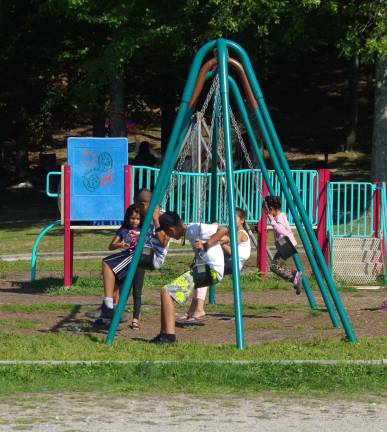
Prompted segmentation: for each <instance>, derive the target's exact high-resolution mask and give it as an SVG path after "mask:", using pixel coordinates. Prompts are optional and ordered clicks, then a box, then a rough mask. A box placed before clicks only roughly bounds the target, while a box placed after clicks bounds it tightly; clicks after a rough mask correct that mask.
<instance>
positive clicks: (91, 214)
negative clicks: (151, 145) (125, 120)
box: [67, 138, 128, 221]
mask: <svg viewBox="0 0 387 432" xmlns="http://www.w3.org/2000/svg"><path fill="white" fill-rule="evenodd" d="M67 160H68V164H69V165H70V166H71V184H70V187H71V192H70V219H71V221H96V220H98V221H112V220H115V221H122V220H123V218H124V166H125V165H126V164H127V163H128V140H127V138H68V140H67Z"/></svg>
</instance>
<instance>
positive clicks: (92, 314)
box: [85, 306, 129, 323]
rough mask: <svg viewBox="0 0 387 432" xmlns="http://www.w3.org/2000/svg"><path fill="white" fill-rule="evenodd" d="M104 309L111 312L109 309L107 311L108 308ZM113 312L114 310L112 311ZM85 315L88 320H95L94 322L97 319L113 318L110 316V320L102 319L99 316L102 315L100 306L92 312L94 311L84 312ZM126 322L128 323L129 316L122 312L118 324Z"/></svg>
mask: <svg viewBox="0 0 387 432" xmlns="http://www.w3.org/2000/svg"><path fill="white" fill-rule="evenodd" d="M106 309H108V310H109V311H110V310H111V309H109V308H106ZM113 310H114V309H113ZM109 313H110V312H109ZM85 315H86V316H87V317H88V318H92V319H95V320H97V319H99V318H102V319H112V318H113V316H112V318H107V317H103V316H101V315H102V306H100V307H99V308H98V309H96V310H94V311H90V312H86V313H85ZM127 321H129V315H128V314H127V313H125V312H124V313H123V314H122V315H121V318H120V323H123V322H127Z"/></svg>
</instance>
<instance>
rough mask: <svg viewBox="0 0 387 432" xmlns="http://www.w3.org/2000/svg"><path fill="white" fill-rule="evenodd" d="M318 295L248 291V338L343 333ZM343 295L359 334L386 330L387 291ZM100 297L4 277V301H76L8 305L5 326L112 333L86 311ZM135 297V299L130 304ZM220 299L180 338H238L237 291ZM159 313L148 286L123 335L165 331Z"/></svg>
mask: <svg viewBox="0 0 387 432" xmlns="http://www.w3.org/2000/svg"><path fill="white" fill-rule="evenodd" d="M41 276H42V277H47V276H48V275H43V274H42V275H41ZM13 280H15V278H13ZM242 288H243V287H242ZM314 295H315V298H316V301H317V304H318V305H319V306H320V309H319V310H318V311H312V310H311V309H310V307H309V304H308V301H307V298H306V296H305V294H302V295H300V296H296V295H295V294H294V291H293V290H292V289H290V290H289V291H287V290H270V291H264V292H259V293H256V292H246V293H244V294H243V303H244V308H243V314H244V327H245V340H246V342H247V343H259V342H261V341H270V340H280V339H288V338H296V339H304V340H305V339H310V338H313V337H321V336H322V337H328V338H332V339H339V338H341V337H342V336H343V329H334V328H333V327H332V325H331V321H330V318H329V315H328V313H327V312H326V310H325V307H323V305H324V303H323V300H322V298H321V296H320V294H319V293H318V292H314ZM340 296H341V299H342V301H343V304H344V307H345V309H346V311H347V314H348V317H349V320H350V322H351V324H352V326H353V329H354V331H355V333H356V334H357V336H359V337H362V336H382V335H383V336H385V335H386V333H387V327H386V325H387V324H386V323H387V310H386V309H379V305H380V304H381V303H382V301H383V300H385V299H386V297H387V293H386V290H378V291H356V292H344V293H341V294H340ZM100 302H101V297H96V296H93V297H88V296H74V297H71V296H63V297H60V296H49V295H47V294H42V293H33V292H32V291H31V289H28V283H27V284H26V279H24V281H21V280H20V281H16V282H15V281H14V282H10V281H5V280H2V281H0V303H2V304H37V303H58V304H73V305H74V307H69V308H63V306H62V307H60V306H58V310H55V309H54V310H51V311H44V313H42V312H41V311H36V312H32V313H25V312H21V311H17V312H12V311H5V310H2V311H1V313H0V316H1V320H0V330H1V329H3V330H5V329H6V328H8V329H9V328H10V327H13V329H14V330H17V331H18V332H21V333H23V334H41V333H42V332H47V331H48V332H50V331H54V332H69V331H75V332H85V333H100V334H106V332H107V329H104V328H102V329H101V328H96V327H95V326H94V323H93V320H91V319H89V318H87V317H85V312H86V311H88V310H91V309H94V308H96V307H97V306H99V304H100ZM131 302H132V299H131V298H130V300H129V308H130V307H131ZM216 303H217V304H216V306H211V305H209V306H207V316H206V317H205V319H204V321H203V323H204V325H202V326H194V327H188V328H177V337H178V339H179V340H180V341H184V342H185V341H186V342H188V341H203V342H209V343H234V341H235V320H234V316H233V308H232V304H233V295H232V293H231V292H227V293H218V294H217V296H216ZM180 313H181V312H180ZM159 317H160V307H159V290H158V288H155V289H146V290H144V293H143V307H142V319H141V329H140V330H139V331H133V330H131V329H130V328H129V326H128V323H124V324H121V325H120V327H119V331H118V332H117V338H124V339H150V338H151V337H153V336H154V335H155V334H157V333H158V331H159V322H160V321H159V320H160V318H159Z"/></svg>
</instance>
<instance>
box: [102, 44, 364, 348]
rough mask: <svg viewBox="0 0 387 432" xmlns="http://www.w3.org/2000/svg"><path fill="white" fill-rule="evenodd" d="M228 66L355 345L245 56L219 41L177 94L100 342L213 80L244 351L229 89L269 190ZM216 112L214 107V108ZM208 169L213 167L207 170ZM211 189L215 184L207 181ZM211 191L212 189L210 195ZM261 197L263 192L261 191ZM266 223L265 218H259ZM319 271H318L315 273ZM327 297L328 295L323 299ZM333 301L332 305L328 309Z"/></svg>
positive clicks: (203, 52) (207, 48)
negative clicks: (132, 250)
mask: <svg viewBox="0 0 387 432" xmlns="http://www.w3.org/2000/svg"><path fill="white" fill-rule="evenodd" d="M214 49H216V52H215V57H214V58H212V59H210V60H208V61H207V62H206V63H205V64H204V65H203V66H202V63H203V60H204V58H205V57H206V56H207V55H208V54H210V53H211V52H212V51H213V50H214ZM229 50H230V52H232V53H233V54H234V55H236V56H237V57H238V58H239V60H240V62H241V63H239V62H238V61H237V60H235V59H233V58H231V57H230V56H229ZM229 65H230V66H231V67H232V68H234V69H235V70H236V71H237V74H238V75H239V78H240V82H241V83H242V85H243V88H244V91H245V94H246V96H247V100H248V102H249V105H250V110H251V112H252V113H253V114H254V116H255V119H256V121H257V124H258V127H259V131H260V134H261V136H262V138H263V143H264V145H265V146H266V149H267V150H268V152H269V156H270V159H271V161H272V163H273V165H274V169H275V172H276V174H277V177H278V180H279V182H280V185H281V189H282V191H283V193H284V195H285V198H286V200H287V203H288V205H289V210H290V212H291V214H292V216H293V218H294V222H295V224H296V227H297V230H298V233H299V235H300V237H301V241H302V243H303V245H304V248H305V252H306V254H307V258H308V260H309V262H310V265H311V267H312V270H313V273H314V275H315V278H316V280H317V283H318V286H319V289H320V292H321V294H322V296H323V299H324V302H325V304H326V307H327V309H328V312H329V314H330V316H331V319H332V322H333V324H334V326H335V327H338V326H339V322H338V319H337V316H336V313H335V310H334V309H333V305H334V307H335V308H336V311H337V313H338V315H339V317H340V320H341V322H342V324H343V327H344V329H345V332H346V335H347V337H348V339H349V340H350V341H352V342H355V341H356V336H355V334H354V332H353V330H352V327H351V324H350V322H349V320H348V317H347V314H346V312H345V310H344V307H343V305H342V302H341V299H340V297H339V295H338V293H337V290H336V287H335V283H334V281H333V278H332V275H331V273H330V271H329V269H328V266H327V264H326V262H325V259H324V255H323V253H322V251H321V249H320V247H319V244H318V241H317V238H316V236H315V234H314V231H313V227H312V224H311V223H310V221H309V218H308V215H307V213H306V211H305V208H304V206H303V203H302V200H301V198H300V196H299V193H298V190H297V187H296V184H295V182H294V180H293V177H292V175H291V172H290V169H289V166H288V163H287V161H286V158H285V155H284V152H283V150H282V147H281V144H280V142H279V139H278V137H277V134H276V132H275V129H274V126H273V124H272V122H271V119H270V115H269V113H268V110H267V108H266V105H265V101H264V99H263V94H262V92H261V89H260V87H259V84H258V82H257V79H256V77H255V74H254V71H253V68H252V66H251V63H250V60H249V58H248V56H247V54H246V52H245V51H244V50H243V49H242V48H241V47H240V46H239V45H238V44H236V43H234V42H232V41H228V40H225V39H218V40H216V41H211V42H208V43H207V44H206V45H204V46H203V47H202V48H201V49H200V50H199V51H198V53H197V54H196V56H195V59H194V61H193V64H192V67H191V70H190V73H189V76H188V80H187V83H186V86H185V89H184V92H183V96H182V103H181V105H180V108H179V111H178V114H177V117H176V121H175V124H174V127H173V130H172V133H171V137H170V140H169V143H168V146H167V150H166V153H165V155H164V159H163V164H162V166H161V170H160V175H159V176H158V179H157V182H156V185H155V189H154V191H153V195H152V200H151V202H150V205H149V209H148V212H147V214H146V216H145V220H144V222H143V229H142V231H141V234H140V237H139V241H138V246H137V248H136V250H135V253H134V255H133V260H132V264H131V266H130V269H129V272H128V275H127V277H126V279H125V282H124V285H123V288H122V292H121V296H120V300H119V304H118V305H117V308H116V310H115V314H114V317H113V320H112V323H111V326H110V329H109V333H108V336H107V338H106V342H107V343H111V342H112V341H113V339H114V336H115V332H116V329H117V326H118V324H119V320H120V317H121V314H122V312H123V310H124V307H125V304H126V301H127V297H128V295H129V292H130V287H131V285H132V281H133V277H134V274H135V271H136V267H137V265H138V263H139V260H140V255H141V250H142V247H143V246H144V244H145V239H146V233H147V230H148V227H149V226H150V223H151V218H152V214H153V211H154V209H155V207H156V205H157V204H159V203H160V202H161V200H162V198H163V196H164V194H165V193H166V191H167V188H168V184H169V183H170V176H171V173H172V171H173V168H174V166H175V164H176V162H177V161H178V156H179V154H180V152H181V150H182V148H183V142H184V139H185V137H186V135H187V131H188V130H189V128H190V125H191V117H192V114H193V110H194V107H195V106H196V103H197V100H198V97H199V95H200V93H201V91H202V89H203V86H204V83H205V80H206V78H215V79H216V77H217V76H218V80H219V85H220V98H215V100H216V102H215V104H217V106H218V107H219V108H218V111H217V113H218V117H219V123H218V122H216V123H217V124H218V125H219V127H218V128H214V131H213V133H214V134H217V133H219V136H220V137H221V139H223V142H224V152H225V155H224V156H225V162H226V170H225V172H226V187H227V202H228V215H229V217H228V219H229V221H228V222H229V227H230V239H231V249H232V254H231V257H232V280H233V293H234V309H235V326H236V329H235V330H236V345H237V347H238V348H243V347H244V330H243V320H242V299H241V290H240V272H239V265H238V263H239V260H238V248H237V232H236V220H235V207H236V206H235V203H236V200H235V190H234V167H233V157H232V136H231V122H232V117H233V116H232V114H231V110H230V98H229V92H230V89H231V91H232V93H233V96H234V98H235V101H236V105H237V107H238V110H239V114H240V117H241V118H242V120H243V123H244V125H245V127H246V130H247V132H248V136H249V139H250V144H251V146H252V148H253V151H254V154H255V156H256V158H257V161H258V165H259V167H260V169H261V172H262V175H263V179H264V182H265V183H266V187H267V189H268V191H269V193H270V194H274V188H273V185H272V184H271V182H270V177H269V175H268V171H267V168H266V165H265V162H264V159H263V156H262V153H261V151H260V148H259V145H258V143H257V139H256V137H255V134H254V132H253V128H252V125H251V122H250V119H249V116H248V115H247V110H246V108H245V105H244V102H243V99H242V97H241V95H240V91H239V88H238V85H237V83H236V82H235V80H234V79H233V77H232V76H231V75H230V74H229ZM215 106H216V105H215ZM217 145H218V140H217V139H214V140H213V142H212V151H213V153H212V155H213V157H212V159H213V160H214V159H215V158H217V155H218V148H217ZM213 165H214V164H213ZM211 174H212V176H213V177H212V178H215V177H216V175H217V169H216V168H214V169H213V170H212V171H211ZM213 184H215V181H213ZM213 191H214V189H213ZM263 192H264V193H265V191H264V190H263ZM211 197H213V198H215V202H216V199H217V198H216V195H215V192H213V193H211ZM261 220H264V223H266V217H262V218H261ZM320 269H321V271H320ZM328 292H329V293H328ZM332 300H333V304H332Z"/></svg>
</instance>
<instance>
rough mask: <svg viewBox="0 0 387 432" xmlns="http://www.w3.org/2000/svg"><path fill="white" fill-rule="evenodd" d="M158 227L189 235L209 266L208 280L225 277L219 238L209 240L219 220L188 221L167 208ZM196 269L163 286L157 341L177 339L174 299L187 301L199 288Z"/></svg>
mask: <svg viewBox="0 0 387 432" xmlns="http://www.w3.org/2000/svg"><path fill="white" fill-rule="evenodd" d="M159 224H160V227H159V229H158V231H161V232H164V233H165V234H166V236H168V237H172V238H174V239H176V240H179V239H181V238H183V239H184V240H185V239H187V240H188V241H189V242H190V243H191V246H192V249H194V250H196V251H198V250H200V255H201V256H200V259H201V260H202V261H203V262H204V263H205V264H206V265H207V266H208V279H209V280H208V281H207V280H206V283H208V284H209V283H210V282H211V281H212V283H218V282H220V281H221V280H222V278H223V273H224V257H223V250H222V248H221V246H220V244H219V242H218V241H216V242H214V243H213V244H207V242H208V241H209V239H210V238H211V236H213V235H214V234H215V233H216V232H217V230H218V225H217V224H200V223H192V224H189V225H186V224H184V223H183V221H182V220H181V219H180V216H179V215H178V214H177V213H175V212H170V211H167V212H165V213H163V214H162V215H161V216H160V218H159ZM194 277H195V272H194V269H193V268H191V270H188V271H186V272H185V273H183V274H182V275H180V276H179V277H178V278H176V279H175V280H173V281H172V282H171V283H169V284H168V285H166V286H164V287H163V288H162V289H161V292H160V297H161V329H160V333H159V334H158V335H157V336H156V337H155V338H154V339H152V340H151V342H152V343H157V344H171V343H175V342H176V327H175V302H176V303H178V304H181V305H183V304H185V303H186V302H187V301H188V299H189V297H190V296H191V294H192V292H193V291H194V289H195V288H196V283H195V280H194Z"/></svg>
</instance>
